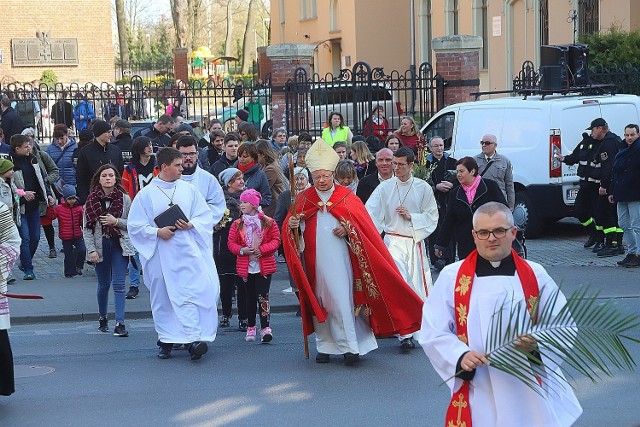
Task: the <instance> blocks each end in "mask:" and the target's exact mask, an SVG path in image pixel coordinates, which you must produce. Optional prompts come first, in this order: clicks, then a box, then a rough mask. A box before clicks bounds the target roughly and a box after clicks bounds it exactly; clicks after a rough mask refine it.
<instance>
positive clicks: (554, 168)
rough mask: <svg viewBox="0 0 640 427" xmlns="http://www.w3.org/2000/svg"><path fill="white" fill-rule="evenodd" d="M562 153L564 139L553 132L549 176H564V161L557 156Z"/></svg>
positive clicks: (550, 146)
mask: <svg viewBox="0 0 640 427" xmlns="http://www.w3.org/2000/svg"><path fill="white" fill-rule="evenodd" d="M552 132H553V131H552ZM561 155H562V141H561V140H560V135H558V134H555V132H553V133H552V134H551V135H549V178H561V177H562V162H561V161H560V160H558V159H557V158H556V156H561Z"/></svg>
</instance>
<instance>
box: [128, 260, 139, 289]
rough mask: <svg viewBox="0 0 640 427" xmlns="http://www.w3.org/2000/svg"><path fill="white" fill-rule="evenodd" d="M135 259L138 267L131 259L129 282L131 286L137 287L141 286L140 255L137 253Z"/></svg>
mask: <svg viewBox="0 0 640 427" xmlns="http://www.w3.org/2000/svg"><path fill="white" fill-rule="evenodd" d="M133 259H134V260H135V261H136V266H137V267H138V268H136V267H134V266H133V263H132V262H131V261H129V268H128V269H129V283H130V284H131V286H135V287H136V288H137V287H139V286H140V266H141V265H140V256H139V255H138V254H135V255H134V256H133Z"/></svg>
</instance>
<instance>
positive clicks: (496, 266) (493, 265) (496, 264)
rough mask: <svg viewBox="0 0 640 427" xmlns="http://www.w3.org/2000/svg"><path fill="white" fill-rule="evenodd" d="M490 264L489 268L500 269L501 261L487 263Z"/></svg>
mask: <svg viewBox="0 0 640 427" xmlns="http://www.w3.org/2000/svg"><path fill="white" fill-rule="evenodd" d="M489 262H490V263H491V267H493V268H498V267H500V264H502V260H500V261H489Z"/></svg>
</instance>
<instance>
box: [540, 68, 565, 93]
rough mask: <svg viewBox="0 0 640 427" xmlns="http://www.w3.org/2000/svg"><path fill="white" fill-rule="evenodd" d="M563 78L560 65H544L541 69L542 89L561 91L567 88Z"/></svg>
mask: <svg viewBox="0 0 640 427" xmlns="http://www.w3.org/2000/svg"><path fill="white" fill-rule="evenodd" d="M565 86H566V85H565V81H564V79H563V78H562V67H561V66H559V65H543V66H541V67H540V89H542V90H559V89H563V88H564V87H565Z"/></svg>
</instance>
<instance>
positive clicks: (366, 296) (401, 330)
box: [283, 140, 423, 364]
mask: <svg viewBox="0 0 640 427" xmlns="http://www.w3.org/2000/svg"><path fill="white" fill-rule="evenodd" d="M305 160H306V163H307V167H309V169H310V171H311V174H312V176H313V182H314V186H313V187H311V188H308V189H307V190H305V191H303V192H302V193H300V194H299V195H298V196H297V198H296V204H295V215H293V210H292V212H290V213H289V215H288V216H287V218H286V219H285V222H284V224H285V225H284V227H283V242H284V249H285V256H286V259H287V263H288V265H289V270H290V272H291V275H292V276H293V279H294V281H295V283H296V284H297V285H298V289H299V291H300V306H301V312H302V319H303V330H304V335H305V337H306V336H308V335H310V334H311V333H313V332H315V333H316V346H317V349H318V355H317V357H316V361H317V362H319V363H326V362H328V361H329V354H342V355H343V356H344V359H345V363H347V364H354V363H357V362H358V360H359V356H360V355H362V354H366V353H367V352H369V351H371V350H373V349H375V348H377V344H376V341H375V335H378V336H389V335H396V334H410V333H412V332H415V331H417V330H418V329H419V328H420V320H421V310H422V304H423V302H422V300H421V299H420V297H418V295H417V294H416V293H415V292H414V291H413V290H412V289H411V287H410V286H409V285H408V284H407V283H406V282H405V281H404V279H403V278H402V276H401V274H400V272H399V271H398V269H397V267H396V265H395V263H394V261H393V258H392V257H391V255H390V254H389V251H388V250H387V248H386V246H385V244H384V242H383V241H382V238H381V237H380V234H378V232H377V230H376V228H375V226H374V224H373V222H372V221H371V218H370V216H369V214H368V212H367V210H366V209H365V207H364V205H363V204H362V202H361V201H360V199H359V198H358V197H357V196H356V195H355V194H353V192H351V191H350V190H349V189H347V188H345V187H342V186H340V185H337V184H334V176H333V170H334V169H335V164H337V162H338V159H337V154H335V152H334V151H333V150H332V149H331V148H330V147H329V146H328V144H326V142H324V141H323V140H317V141H316V143H314V145H313V146H312V147H311V148H310V149H309V152H308V153H307V157H306V159H305ZM295 229H298V230H299V232H300V239H299V241H296V237H295V233H294V230H295Z"/></svg>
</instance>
